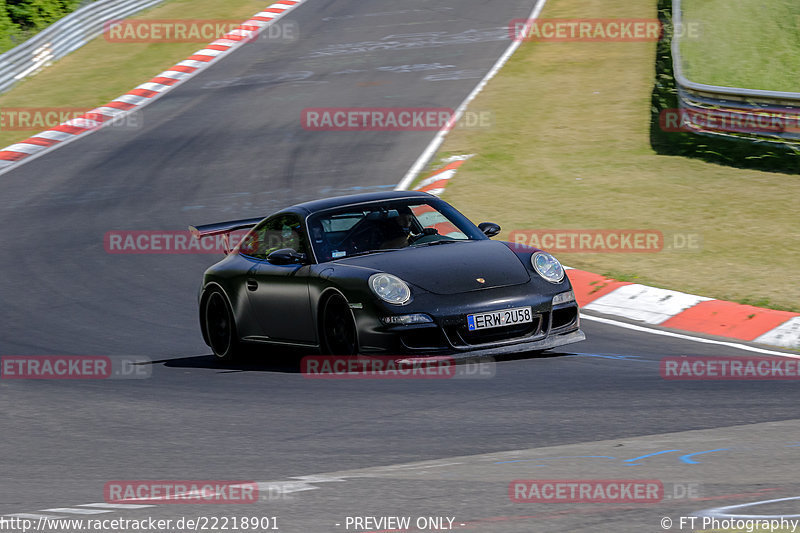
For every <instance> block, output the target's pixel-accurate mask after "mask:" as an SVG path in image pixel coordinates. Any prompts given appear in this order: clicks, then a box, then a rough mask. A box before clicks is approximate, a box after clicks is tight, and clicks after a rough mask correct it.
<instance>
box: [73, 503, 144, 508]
mask: <svg viewBox="0 0 800 533" xmlns="http://www.w3.org/2000/svg"><path fill="white" fill-rule="evenodd" d="M77 507H97V508H98V509H120V510H125V509H144V508H146V507H155V505H144V504H138V505H134V504H132V503H82V504H80V505H78V506H77Z"/></svg>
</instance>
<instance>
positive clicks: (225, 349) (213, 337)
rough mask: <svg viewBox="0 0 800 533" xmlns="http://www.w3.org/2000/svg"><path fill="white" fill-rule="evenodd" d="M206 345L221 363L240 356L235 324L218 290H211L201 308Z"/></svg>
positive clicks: (226, 301) (225, 300)
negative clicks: (206, 339)
mask: <svg viewBox="0 0 800 533" xmlns="http://www.w3.org/2000/svg"><path fill="white" fill-rule="evenodd" d="M202 316H203V320H204V321H205V328H206V335H207V337H208V344H209V346H211V349H212V350H213V351H214V355H216V356H217V358H218V359H221V360H223V361H230V360H233V359H235V358H236V357H237V356H238V355H240V346H239V338H238V336H237V333H236V323H235V321H234V319H233V311H232V310H231V308H230V306H229V305H228V300H227V299H226V298H225V296H224V295H223V294H222V292H221V291H219V290H213V291H212V292H211V294H209V296H208V298H206V300H205V304H204V306H203V315H202Z"/></svg>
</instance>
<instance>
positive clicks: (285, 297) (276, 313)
mask: <svg viewBox="0 0 800 533" xmlns="http://www.w3.org/2000/svg"><path fill="white" fill-rule="evenodd" d="M282 248H292V249H294V250H296V251H298V252H301V253H304V254H306V257H311V256H310V254H309V249H308V239H307V238H306V236H305V230H304V228H303V224H302V220H301V218H300V216H298V215H296V214H293V213H288V214H287V213H283V214H278V215H275V216H273V217H270V218H268V219H267V220H265V221H264V222H262V223H261V224H259V225H258V226H256V227H255V228H254V229H253V231H252V232H251V233H250V234H249V235H248V236H247V237H246V238H245V241H244V242H243V243H242V245H241V247H240V253H242V255H244V256H245V257H247V258H249V259H250V260H251V261H252V263H253V266H252V267H251V268H250V270H249V272H248V274H247V277H246V279H245V283H246V285H247V297H248V299H249V301H250V307H251V308H252V310H253V312H254V313H255V314H256V318H257V321H258V323H259V324H260V326H261V330H262V332H263V336H264V337H268V338H269V340H273V341H285V342H297V343H303V344H314V343H315V342H316V337H317V336H316V332H315V330H314V327H315V326H314V320H313V318H312V315H311V302H310V300H309V288H308V277H309V274H310V271H311V267H310V264H309V263H310V261H308V262H305V263H294V264H288V265H282V264H273V263H270V262H269V261H268V259H267V258H268V257H269V254H270V253H272V252H274V251H275V250H279V249H282Z"/></svg>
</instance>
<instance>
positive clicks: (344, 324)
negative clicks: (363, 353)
mask: <svg viewBox="0 0 800 533" xmlns="http://www.w3.org/2000/svg"><path fill="white" fill-rule="evenodd" d="M322 350H323V352H324V353H325V354H329V355H356V354H357V353H358V336H357V334H356V324H355V321H354V320H353V313H352V312H351V311H350V306H349V305H347V301H346V300H345V299H344V298H342V297H341V296H339V295H334V296H331V297H330V298H328V299H327V300H325V303H324V304H323V307H322Z"/></svg>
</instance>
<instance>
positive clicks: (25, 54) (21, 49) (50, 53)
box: [0, 0, 164, 92]
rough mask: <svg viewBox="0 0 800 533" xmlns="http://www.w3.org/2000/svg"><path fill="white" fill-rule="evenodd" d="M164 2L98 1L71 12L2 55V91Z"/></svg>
mask: <svg viewBox="0 0 800 533" xmlns="http://www.w3.org/2000/svg"><path fill="white" fill-rule="evenodd" d="M163 1H164V0H97V1H96V2H93V3H91V4H89V5H87V6H85V7H82V8H80V9H78V10H77V11H75V12H73V13H70V14H69V15H67V16H66V17H64V18H62V19H61V20H59V21H58V22H56V23H54V24H53V25H51V26H49V27H48V28H46V29H45V30H43V31H41V32H39V33H38V34H36V35H35V36H34V37H31V38H30V39H28V40H27V41H25V42H24V43H22V44H20V45H19V46H17V47H15V48H12V49H11V50H9V51H8V52H6V53H4V54H2V55H0V92H4V91H7V90H8V89H9V88H11V86H13V85H14V84H15V83H16V82H18V81H20V80H22V79H24V78H26V77H27V76H30V75H31V74H33V73H35V72H37V71H38V70H40V69H41V68H43V67H45V66H46V65H48V64H49V63H50V62H52V61H55V60H57V59H59V58H61V57H64V56H65V55H67V54H69V53H70V52H72V51H74V50H77V49H78V48H80V47H81V46H83V45H85V44H86V43H88V42H89V41H91V40H92V39H94V38H95V37H97V36H98V35H100V34H101V33H102V32H103V28H104V24H106V23H107V22H109V21H111V20H117V19H123V18H126V17H129V16H131V15H133V14H135V13H138V12H139V11H142V10H143V9H147V8H148V7H152V6H155V5H157V4H160V3H162V2H163Z"/></svg>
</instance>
